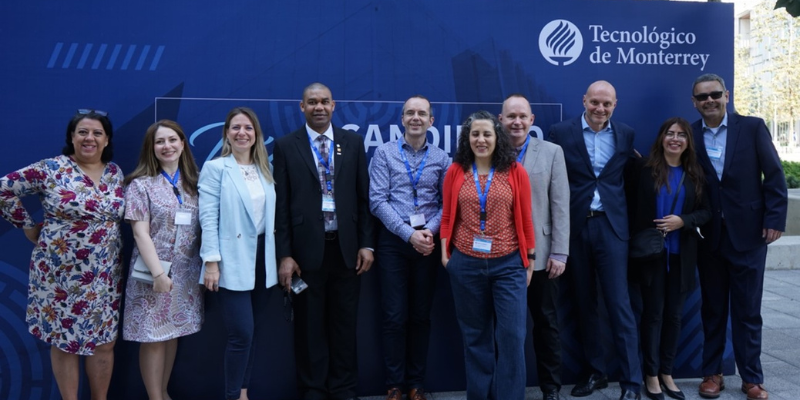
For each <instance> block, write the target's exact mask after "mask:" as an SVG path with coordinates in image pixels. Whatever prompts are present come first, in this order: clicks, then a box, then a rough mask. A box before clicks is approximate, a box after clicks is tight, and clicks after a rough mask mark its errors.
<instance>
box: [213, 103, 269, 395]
mask: <svg viewBox="0 0 800 400" xmlns="http://www.w3.org/2000/svg"><path fill="white" fill-rule="evenodd" d="M198 190H199V192H200V226H201V228H202V229H203V233H202V239H203V240H202V245H201V247H200V257H202V259H203V264H204V265H205V268H204V269H203V271H202V273H201V275H200V283H202V284H203V285H205V286H206V288H207V289H208V290H211V291H212V292H217V293H218V294H217V296H218V298H219V301H220V304H221V305H222V317H223V322H224V324H225V329H226V330H227V332H228V343H227V346H226V348H225V369H224V370H225V398H226V399H229V400H236V399H241V400H247V399H248V397H247V387H248V386H249V383H250V373H251V371H252V366H253V361H254V360H253V359H254V357H253V355H254V354H255V344H254V343H253V338H254V337H255V336H256V329H257V328H258V327H259V325H260V324H259V322H260V321H261V320H262V318H261V316H263V315H264V314H265V312H264V311H265V310H264V309H263V307H264V305H265V304H266V303H267V299H266V297H267V296H268V292H267V289H269V288H271V287H272V286H274V285H275V284H276V283H278V274H277V269H276V261H275V236H274V234H273V232H274V229H275V182H274V180H273V179H272V173H271V172H270V165H269V155H268V154H267V149H266V147H265V146H264V135H263V133H262V132H261V126H260V125H259V123H258V118H257V117H256V114H255V113H254V112H253V110H251V109H249V108H246V107H237V108H234V109H233V110H231V111H230V112H229V113H228V117H227V118H226V119H225V126H224V128H223V131H222V154H221V156H220V157H219V158H216V159H214V160H211V161H208V162H206V163H205V164H204V165H203V170H202V171H201V172H200V180H199V182H198Z"/></svg>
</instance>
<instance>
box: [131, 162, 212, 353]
mask: <svg viewBox="0 0 800 400" xmlns="http://www.w3.org/2000/svg"><path fill="white" fill-rule="evenodd" d="M181 184H182V181H181V180H179V181H178V182H177V183H176V186H178V187H180V186H181ZM125 199H126V209H125V219H126V220H128V221H149V222H150V237H151V238H152V239H153V244H154V245H155V247H156V253H157V254H158V259H159V260H162V261H168V262H171V263H172V266H171V267H170V276H171V278H172V284H173V287H172V290H171V291H170V292H169V293H156V292H155V291H153V284H152V283H142V282H139V281H136V280H133V279H130V278H129V279H128V286H127V288H126V290H125V317H124V318H125V321H124V324H123V328H122V336H123V339H125V340H131V341H135V342H145V343H147V342H162V341H166V340H170V339H174V338H177V337H180V336H186V335H190V334H192V333H195V332H197V331H199V330H200V327H201V326H202V324H203V295H202V293H201V292H200V285H199V284H198V283H197V282H198V281H199V280H200V268H201V266H202V263H203V262H202V260H201V259H200V223H199V221H198V219H197V218H198V214H197V212H198V209H197V196H192V195H189V194H187V193H183V194H182V195H181V201H182V203H183V204H180V203H179V202H178V199H177V197H176V196H175V193H174V192H173V186H172V184H170V183H169V182H168V181H167V180H166V179H164V177H163V176H161V175H156V176H142V177H139V178H136V179H134V180H133V181H132V182H131V184H130V186H128V190H127V194H126V196H125ZM179 209H180V211H183V212H189V213H191V221H190V223H189V224H188V225H176V224H175V214H176V211H178V210H179ZM138 258H139V249H138V247H137V248H134V249H133V255H132V257H131V265H133V264H134V263H135V262H136V260H137V259H138Z"/></svg>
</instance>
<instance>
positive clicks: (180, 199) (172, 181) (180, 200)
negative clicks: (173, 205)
mask: <svg viewBox="0 0 800 400" xmlns="http://www.w3.org/2000/svg"><path fill="white" fill-rule="evenodd" d="M161 175H162V176H163V177H164V178H165V179H166V180H167V182H169V183H170V184H171V185H172V193H175V197H177V198H178V204H179V205H181V206H182V205H183V197H181V191H180V190H178V178H180V176H181V170H180V168H178V169H177V170H175V176H173V177H170V176H169V174H168V173H166V172H165V171H164V170H163V169H162V170H161ZM180 213H181V212H180V211H179V212H178V213H177V214H176V215H175V222H176V223H175V242H174V244H173V245H172V247H173V250H174V249H175V247H176V246H178V243H179V241H178V231H179V230H178V228H179V225H180V224H181V223H180V222H178V219H179V215H178V214H180ZM186 223H188V221H187V222H186ZM168 276H169V277H172V273H170V274H168Z"/></svg>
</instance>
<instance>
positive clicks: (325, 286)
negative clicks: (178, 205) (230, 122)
mask: <svg viewBox="0 0 800 400" xmlns="http://www.w3.org/2000/svg"><path fill="white" fill-rule="evenodd" d="M335 106H336V103H335V102H334V101H333V96H332V95H331V91H330V89H328V87H327V86H325V85H323V84H321V83H312V84H311V85H309V86H308V87H306V89H305V90H304V91H303V101H301V102H300V109H301V110H302V111H303V113H304V114H305V117H306V124H305V126H303V127H302V128H300V129H299V130H297V131H295V132H292V133H291V134H289V135H286V136H284V137H282V138H280V139H278V140H277V141H276V142H275V147H274V149H273V156H274V158H273V161H274V164H275V190H276V194H277V200H276V205H275V229H276V231H277V232H276V234H275V253H276V257H277V258H278V260H279V261H280V267H279V272H278V279H279V281H280V283H281V284H282V285H283V286H284V288H286V290H287V291H288V290H289V288H290V287H291V284H292V276H293V275H301V276H302V279H303V280H304V281H305V282H306V283H307V284H308V289H306V290H305V291H304V292H302V293H300V294H299V295H297V296H296V297H295V300H294V312H295V314H294V318H295V326H294V340H295V343H294V345H295V346H294V347H295V359H296V362H297V381H298V382H297V383H298V389H299V392H300V398H302V399H306V400H312V399H333V400H339V399H352V398H356V385H357V384H358V358H357V356H356V341H357V337H356V316H357V314H358V297H359V292H360V291H361V279H360V276H361V274H362V273H364V272H366V271H368V270H369V269H370V267H371V266H372V260H373V256H372V249H373V248H374V247H375V242H374V240H375V239H374V222H373V217H372V214H371V213H370V211H369V175H368V173H367V160H366V156H365V154H364V139H363V138H362V137H361V136H359V135H358V134H356V133H355V132H352V131H348V130H344V129H340V128H337V127H334V126H333V125H332V124H331V115H332V114H333V110H334V107H335Z"/></svg>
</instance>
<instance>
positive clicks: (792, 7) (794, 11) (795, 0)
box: [775, 0, 800, 17]
mask: <svg viewBox="0 0 800 400" xmlns="http://www.w3.org/2000/svg"><path fill="white" fill-rule="evenodd" d="M784 7H785V8H786V12H788V13H789V15H791V16H793V17H797V16H800V0H778V2H777V3H775V9H776V10H777V9H779V8H784Z"/></svg>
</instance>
